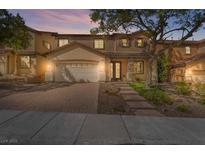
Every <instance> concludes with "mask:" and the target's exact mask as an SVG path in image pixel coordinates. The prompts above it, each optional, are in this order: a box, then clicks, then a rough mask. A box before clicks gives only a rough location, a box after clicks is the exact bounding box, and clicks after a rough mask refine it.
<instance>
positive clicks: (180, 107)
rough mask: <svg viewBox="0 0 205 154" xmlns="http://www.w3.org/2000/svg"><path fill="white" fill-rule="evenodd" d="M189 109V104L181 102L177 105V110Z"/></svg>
mask: <svg viewBox="0 0 205 154" xmlns="http://www.w3.org/2000/svg"><path fill="white" fill-rule="evenodd" d="M189 109H190V106H189V105H185V104H181V105H178V106H177V110H178V111H180V112H187V111H189Z"/></svg>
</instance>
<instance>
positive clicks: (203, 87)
mask: <svg viewBox="0 0 205 154" xmlns="http://www.w3.org/2000/svg"><path fill="white" fill-rule="evenodd" d="M195 89H196V91H197V92H198V93H199V95H201V96H202V97H205V84H204V83H200V82H199V83H196V84H195Z"/></svg>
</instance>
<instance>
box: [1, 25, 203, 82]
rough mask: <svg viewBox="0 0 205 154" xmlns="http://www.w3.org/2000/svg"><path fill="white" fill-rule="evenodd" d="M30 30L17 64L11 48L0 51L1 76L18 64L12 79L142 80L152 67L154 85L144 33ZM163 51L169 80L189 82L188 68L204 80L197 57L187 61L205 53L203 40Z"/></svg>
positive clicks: (201, 64)
mask: <svg viewBox="0 0 205 154" xmlns="http://www.w3.org/2000/svg"><path fill="white" fill-rule="evenodd" d="M29 31H30V33H31V35H32V37H33V39H32V40H31V45H30V47H29V48H27V49H25V50H21V51H19V52H18V54H17V61H16V62H15V60H14V59H15V58H14V54H13V50H12V49H10V48H6V47H4V46H1V47H0V75H1V76H6V75H8V74H13V73H14V66H15V65H17V72H16V74H17V75H18V76H24V77H27V78H29V79H32V80H41V81H55V82H96V81H136V80H146V79H147V68H148V67H153V76H152V80H157V66H156V64H154V65H153V66H149V65H148V59H149V58H150V55H149V54H148V52H146V51H147V50H149V38H148V37H147V36H146V34H145V33H144V32H142V31H139V32H135V33H132V34H118V33H115V34H112V35H90V34H58V33H54V32H46V31H38V30H34V29H31V28H29ZM165 52H166V53H167V54H168V56H169V59H170V63H171V68H170V72H171V73H170V74H171V75H170V81H180V80H188V79H189V80H190V77H189V76H188V75H187V69H188V68H189V67H191V68H192V73H193V74H192V75H194V77H192V78H191V80H195V81H203V82H204V81H205V59H204V58H202V56H200V57H201V58H200V59H196V58H195V59H196V60H193V61H190V59H192V58H193V59H194V57H196V56H198V55H203V54H204V53H205V41H204V40H201V41H186V42H185V43H184V44H183V45H182V46H180V47H176V48H173V49H171V50H170V49H169V50H167V51H165ZM188 61H189V63H188ZM186 62H187V63H186ZM181 63H183V65H182V64H181ZM181 69H182V70H183V71H181V74H180V75H179V74H178V72H180V71H179V70H181ZM184 70H185V71H184ZM188 72H189V71H188ZM189 73H190V72H189Z"/></svg>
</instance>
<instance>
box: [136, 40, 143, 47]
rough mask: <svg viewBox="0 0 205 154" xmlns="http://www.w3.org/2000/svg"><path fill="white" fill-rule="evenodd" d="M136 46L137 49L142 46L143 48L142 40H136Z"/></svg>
mask: <svg viewBox="0 0 205 154" xmlns="http://www.w3.org/2000/svg"><path fill="white" fill-rule="evenodd" d="M136 44H137V47H143V46H144V41H143V39H137V42H136Z"/></svg>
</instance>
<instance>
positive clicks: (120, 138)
mask: <svg viewBox="0 0 205 154" xmlns="http://www.w3.org/2000/svg"><path fill="white" fill-rule="evenodd" d="M0 144H205V119H203V118H168V117H145V116H120V115H100V114H77V113H64V112H34V111H26V112H25V111H15V110H0Z"/></svg>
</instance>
